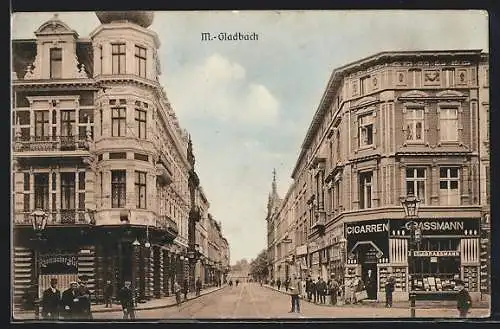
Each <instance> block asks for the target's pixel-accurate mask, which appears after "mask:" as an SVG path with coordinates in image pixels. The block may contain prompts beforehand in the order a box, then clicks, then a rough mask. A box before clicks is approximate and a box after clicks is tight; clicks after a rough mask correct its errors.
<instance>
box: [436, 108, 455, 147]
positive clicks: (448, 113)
mask: <svg viewBox="0 0 500 329" xmlns="http://www.w3.org/2000/svg"><path fill="white" fill-rule="evenodd" d="M439 134H440V140H441V141H442V142H456V141H458V108H456V107H451V108H444V107H441V108H440V109H439Z"/></svg>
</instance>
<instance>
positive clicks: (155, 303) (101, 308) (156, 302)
mask: <svg viewBox="0 0 500 329" xmlns="http://www.w3.org/2000/svg"><path fill="white" fill-rule="evenodd" d="M226 286H227V284H224V285H222V286H220V287H209V288H205V289H203V290H202V291H201V292H200V295H199V296H196V294H195V293H194V292H189V293H188V295H187V301H190V300H193V299H196V298H199V297H201V296H204V295H207V294H210V293H213V292H216V291H218V290H221V289H224V288H225V287H226ZM182 297H184V295H182ZM185 302H186V301H183V303H185ZM176 305H177V303H176V301H175V296H169V297H163V298H158V299H152V300H149V301H147V302H145V303H137V306H136V308H135V310H136V311H140V310H154V309H160V308H166V307H172V306H176ZM91 310H92V313H105V312H121V311H122V307H121V305H119V304H113V305H112V307H105V305H104V304H98V305H95V304H92V305H91ZM13 313H14V319H23V318H25V317H26V316H27V315H32V316H34V315H33V314H34V313H33V311H22V310H14V312H13ZM16 316H17V317H16Z"/></svg>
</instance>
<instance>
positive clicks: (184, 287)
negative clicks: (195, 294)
mask: <svg viewBox="0 0 500 329" xmlns="http://www.w3.org/2000/svg"><path fill="white" fill-rule="evenodd" d="M188 291H189V287H188V279H187V278H186V279H184V284H183V285H182V292H183V293H184V300H187V295H188Z"/></svg>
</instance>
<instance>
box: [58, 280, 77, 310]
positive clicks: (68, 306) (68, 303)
mask: <svg viewBox="0 0 500 329" xmlns="http://www.w3.org/2000/svg"><path fill="white" fill-rule="evenodd" d="M79 302H80V298H79V293H78V284H77V283H76V282H74V281H73V282H71V283H70V287H69V288H68V289H66V290H64V292H63V293H62V298H61V304H62V309H63V313H62V315H63V317H64V319H76V318H78V317H79V311H80V310H79V306H80V305H79Z"/></svg>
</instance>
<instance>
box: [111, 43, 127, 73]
mask: <svg viewBox="0 0 500 329" xmlns="http://www.w3.org/2000/svg"><path fill="white" fill-rule="evenodd" d="M111 57H112V73H113V74H124V73H125V44H124V43H117V44H112V45H111Z"/></svg>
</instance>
